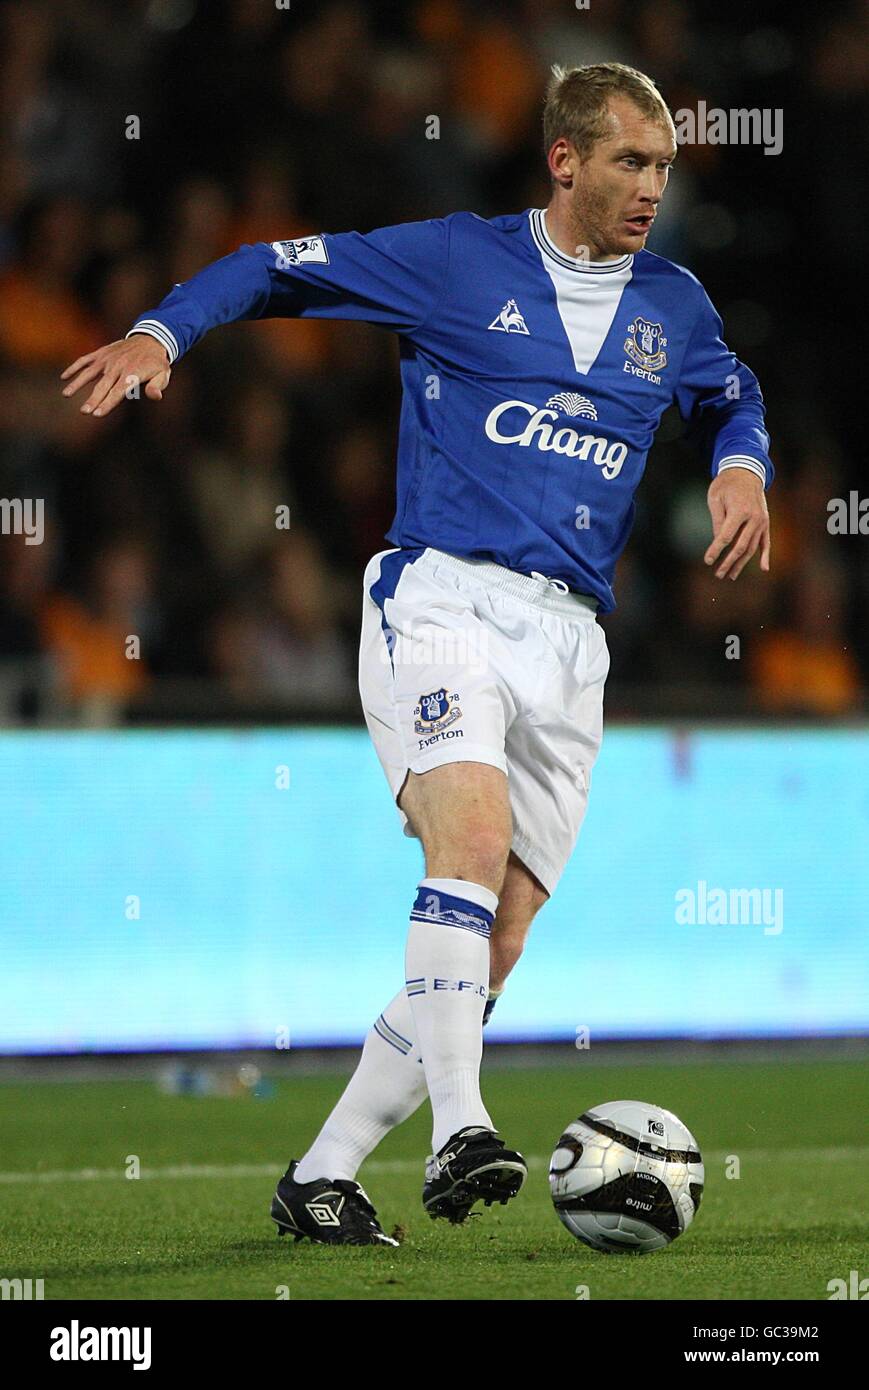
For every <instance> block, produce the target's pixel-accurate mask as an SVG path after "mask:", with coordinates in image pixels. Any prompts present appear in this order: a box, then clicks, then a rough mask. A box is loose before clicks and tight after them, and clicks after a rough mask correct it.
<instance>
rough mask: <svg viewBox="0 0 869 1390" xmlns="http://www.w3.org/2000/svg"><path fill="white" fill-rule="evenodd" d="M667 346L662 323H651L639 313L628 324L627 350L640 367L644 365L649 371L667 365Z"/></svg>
mask: <svg viewBox="0 0 869 1390" xmlns="http://www.w3.org/2000/svg"><path fill="white" fill-rule="evenodd" d="M666 346H667V339H666V338H665V337H664V330H663V326H662V325H661V324H660V323H650V322H649V320H648V319H644V318H642V317H641V316H640V315H639V314H638V315H637V317H636V318H635V319H634V321H633V323H629V324H628V336H627V338H625V352H626V353H627V354H628V357H630V359H631V361H632V362H636V364H637V366H638V367H644V368H645V369H646V371H649V372H654V371H657V370H658V368H659V367H666V365H667V354H666V352H665V351H664V348H665V347H666Z"/></svg>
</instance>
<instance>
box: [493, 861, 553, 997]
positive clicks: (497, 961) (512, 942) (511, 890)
mask: <svg viewBox="0 0 869 1390" xmlns="http://www.w3.org/2000/svg"><path fill="white" fill-rule="evenodd" d="M548 901H549V894H548V892H547V891H546V889H545V888H544V887H543V885H542V884H541V882H540V880H539V879H538V878H537V877H536V875H535V874H533V873H532V872H531V870H530V869H529V868H528V867H527V866H526V865H525V864H523V863H522V860H521V859H520V858H519V857H518V855H516V853H515V852H514V851H513V850H511V851H510V857H509V859H508V860H507V870H506V873H505V874H504V882H503V885H502V887H501V896H500V898H499V900H498V911H497V912H496V914H495V920H494V922H493V923H492V935H491V937H490V938H489V998H488V1002H487V1004H486V1008H485V1010H484V1012H483V1023H484V1024H486V1023H488V1021H489V1018H490V1017H491V1014H492V1010H493V1009H494V1007H495V1002H496V1000H497V999H498V998H500V996H501V994H502V993H503V991H504V985H505V984H506V982H507V976H508V975H509V974H510V971H511V970H512V969H513V967H514V966H515V965H516V963H517V961H518V960H519V958H520V956H521V955H522V952H523V950H524V949H525V942H526V941H527V939H528V933H529V931H530V929H531V923H532V922H533V921H534V918H535V917H536V915H537V913H538V912H539V911H540V909H541V907H542V906H543V904H544V903H546V902H548Z"/></svg>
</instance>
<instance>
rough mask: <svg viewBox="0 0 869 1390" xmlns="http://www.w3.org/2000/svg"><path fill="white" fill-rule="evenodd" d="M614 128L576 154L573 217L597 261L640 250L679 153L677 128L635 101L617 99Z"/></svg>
mask: <svg viewBox="0 0 869 1390" xmlns="http://www.w3.org/2000/svg"><path fill="white" fill-rule="evenodd" d="M609 112H610V133H609V134H608V135H607V136H606V137H605V138H604V139H602V140H598V142H597V144H596V145H595V146H594V148H593V150H592V151H591V153H590V155H589V156H588V157H587V158H586V159H584V160H580V159H579V157H578V156H576V155H575V156H574V159H575V162H574V179H573V188H572V189H571V194H572V212H573V220H574V222H575V225H576V226H577V228H578V229H579V230H580V231H581V232H582V233H583V235H584V236H585V238H586V240H587V242H588V245H589V254H590V257H591V259H592V260H601V259H605V258H606V257H608V256H623V255H624V254H625V253H626V252H629V251H641V250H642V249H643V247H644V246H645V244H646V238H647V237H648V235H649V232H650V231H651V227H652V223H653V221H654V219H655V214H656V212H657V209H658V204H659V202H660V201H661V198H662V196H663V193H664V189H665V188H666V187H667V178H668V175H669V172H670V166H671V165H672V163H673V160H674V159H675V157H676V146H675V143H674V140H673V131H672V128H671V127H670V126H669V125H666V126H662V125H659V124H656V123H655V122H654V121H651V120H649V118H648V117H647V116H644V115H643V113H642V112H641V111H639V110H638V109H637V107H636V106H634V105H633V103H632V102H630V101H627V100H625V99H624V98H613V99H612V100H611V101H610V104H609Z"/></svg>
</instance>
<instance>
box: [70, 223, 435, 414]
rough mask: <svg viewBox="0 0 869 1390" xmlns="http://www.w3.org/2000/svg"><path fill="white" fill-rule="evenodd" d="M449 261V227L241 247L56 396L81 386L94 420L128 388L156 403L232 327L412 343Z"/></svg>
mask: <svg viewBox="0 0 869 1390" xmlns="http://www.w3.org/2000/svg"><path fill="white" fill-rule="evenodd" d="M448 257H449V220H448V219H447V220H444V219H434V220H432V221H430V222H408V223H402V224H401V225H399V226H396V227H381V228H379V229H378V230H377V231H375V232H370V233H369V234H367V235H365V236H363V235H361V234H360V233H358V232H341V233H338V234H336V235H330V236H326V235H324V236H315V237H301V238H299V239H298V240H296V241H275V242H272V243H271V244H267V243H265V242H258V243H257V244H256V245H255V246H241V247H239V249H238V250H237V251H234V252H233V253H232V255H230V256H224V257H223V258H222V259H221V260H219V261H214V262H213V263H212V264H211V265H208V266H206V267H205V269H204V270H201V271H199V273H198V274H197V275H194V276H193V277H192V278H191V279H190V280H187V281H185V282H184V284H181V285H176V286H175V287H174V289H172V291H171V292H170V293H169V294H168V295H167V296H166V298H165V299H164V300H163V301H162V303H161V304H159V305H158V306H157V307H156V308H155V309H152V310H149V311H148V312H147V313H145V314H143V315H142V316H141V318H139V319H137V320H136V322H135V323H134V324H133V326H132V328H131V329H130V331H129V333H128V334H127V337H126V338H122V339H120V340H119V341H118V342H114V343H109V344H107V345H106V346H105V347H101V348H97V349H96V351H94V352H90V353H86V354H85V356H84V357H80V358H79V359H78V360H77V361H76V362H73V363H72V364H71V365H70V366H69V367H67V369H66V371H65V372H64V373H63V376H62V379H63V380H64V381H66V382H67V385H66V386H65V387H64V395H66V396H73V395H75V394H76V392H78V391H80V390H81V388H82V387H84V386H90V387H91V392H90V395H89V396H88V398H87V400H86V401H85V402H84V404H83V405H82V407H81V408H82V411H83V412H84V413H85V414H90V413H93V414H94V415H107V414H108V413H109V411H110V410H113V409H114V407H115V406H116V405H117V404H118V402H119V401H121V400H123V399H124V396H125V395H126V394H127V392H128V391H129V389H130V386H131V385H132V384H139V385H143V386H144V387H145V395H146V396H148V397H149V398H150V399H152V400H160V399H161V397H162V392H163V390H164V389H165V387H166V385H167V384H168V381H169V377H170V373H171V368H172V366H173V364H174V363H175V362H177V361H178V360H179V358H181V357H183V355H184V354H185V353H186V352H189V351H190V349H191V348H192V347H193V346H194V344H195V343H197V342H198V341H199V339H200V338H202V337H204V335H205V334H206V333H208V332H210V331H211V329H212V328H218V327H219V326H220V325H221V324H226V323H234V322H236V321H237V320H239V319H257V318H275V317H283V318H295V317H298V318H305V317H310V318H337V319H362V320H365V321H366V322H368V323H377V324H382V325H383V326H384V327H387V328H392V329H394V330H395V331H396V332H398V333H404V334H408V335H412V334H413V332H414V331H415V330H416V329H418V328H419V327H421V325H422V324H423V323H424V322H425V321H426V320H427V319H428V317H429V316H430V315H431V313H432V312H433V310H434V308H435V307H436V305H437V303H438V302H439V300H440V298H441V296H442V294H443V290H444V285H445V281H446V267H447V262H448Z"/></svg>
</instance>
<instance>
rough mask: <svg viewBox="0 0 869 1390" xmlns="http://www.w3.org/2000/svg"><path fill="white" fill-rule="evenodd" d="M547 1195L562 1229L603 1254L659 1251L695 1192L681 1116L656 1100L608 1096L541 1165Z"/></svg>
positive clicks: (694, 1150) (697, 1175)
mask: <svg viewBox="0 0 869 1390" xmlns="http://www.w3.org/2000/svg"><path fill="white" fill-rule="evenodd" d="M549 1187H550V1191H551V1193H552V1201H553V1204H554V1206H555V1210H556V1211H557V1212H558V1215H559V1217H560V1218H561V1220H562V1222H563V1223H564V1225H565V1226H566V1227H567V1229H568V1230H569V1231H570V1234H571V1235H573V1236H576V1237H577V1239H578V1240H581V1241H584V1242H585V1244H586V1245H590V1246H591V1248H592V1249H593V1250H602V1251H606V1252H607V1253H608V1254H620V1253H625V1252H626V1253H629V1254H639V1255H642V1254H646V1253H647V1252H649V1251H651V1250H663V1248H664V1246H665V1245H669V1244H670V1241H671V1240H675V1239H676V1237H677V1236H680V1235H681V1234H682V1232H683V1231H685V1230H687V1229H688V1227H689V1226H690V1225H691V1222H692V1221H693V1220H694V1215H695V1213H696V1211H697V1208H698V1207H699V1206H700V1198H701V1196H702V1195H703V1160H702V1159H701V1157H700V1150H699V1149H698V1147H697V1141H696V1140H695V1138H694V1136H693V1134H692V1133H691V1131H690V1130H688V1129H686V1128H685V1126H684V1125H683V1124H682V1121H681V1120H678V1119H677V1118H676V1116H675V1115H673V1114H671V1112H670V1111H669V1110H662V1109H661V1108H660V1106H658V1105H646V1104H645V1102H644V1101H640V1100H612V1101H609V1102H608V1104H606V1105H596V1106H595V1107H594V1109H593V1110H586V1111H585V1113H584V1114H583V1115H580V1117H579V1119H578V1120H574V1122H573V1124H572V1125H568V1126H567V1129H566V1130H565V1131H564V1133H563V1134H562V1136H561V1138H560V1139H559V1141H558V1145H557V1147H556V1149H555V1153H554V1154H553V1155H552V1161H551V1163H550V1165H549Z"/></svg>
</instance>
